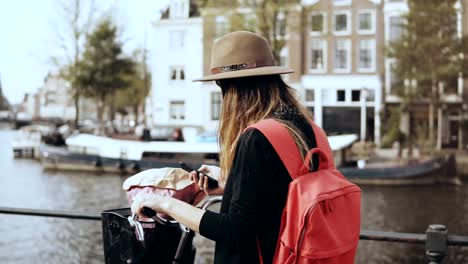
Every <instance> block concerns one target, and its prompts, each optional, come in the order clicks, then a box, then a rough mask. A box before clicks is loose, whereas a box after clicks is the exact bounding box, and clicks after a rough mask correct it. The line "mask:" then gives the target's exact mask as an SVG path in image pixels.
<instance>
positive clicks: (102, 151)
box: [66, 134, 357, 160]
mask: <svg viewBox="0 0 468 264" xmlns="http://www.w3.org/2000/svg"><path fill="white" fill-rule="evenodd" d="M328 140H329V142H330V146H331V148H332V150H333V151H338V150H341V149H344V148H348V147H350V146H351V145H352V144H353V143H354V142H355V141H356V140H357V135H354V134H352V135H340V136H330V137H328ZM66 144H67V146H68V149H69V150H70V151H72V152H80V153H85V154H94V155H99V156H101V157H106V158H117V159H119V158H122V159H130V160H140V159H141V158H142V155H143V153H144V152H153V153H187V154H188V153H194V154H203V153H205V154H214V153H219V147H218V144H217V143H216V142H176V141H150V142H140V141H130V140H119V139H112V138H108V137H100V136H95V135H90V134H78V135H74V136H71V137H69V138H67V139H66Z"/></svg>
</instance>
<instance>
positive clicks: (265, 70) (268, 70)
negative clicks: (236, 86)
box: [193, 66, 294, 82]
mask: <svg viewBox="0 0 468 264" xmlns="http://www.w3.org/2000/svg"><path fill="white" fill-rule="evenodd" d="M293 72H294V70H293V69H291V68H287V67H281V66H265V67H258V68H254V69H245V70H239V71H229V72H222V73H217V74H211V75H208V76H205V77H203V78H200V79H195V80H193V81H194V82H208V81H216V80H222V79H232V78H241V77H252V76H262V75H275V74H288V73H293Z"/></svg>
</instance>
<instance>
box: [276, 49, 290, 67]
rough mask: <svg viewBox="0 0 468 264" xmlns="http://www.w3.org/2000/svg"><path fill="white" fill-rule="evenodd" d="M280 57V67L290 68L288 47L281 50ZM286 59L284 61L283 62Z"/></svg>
mask: <svg viewBox="0 0 468 264" xmlns="http://www.w3.org/2000/svg"><path fill="white" fill-rule="evenodd" d="M279 56H280V61H279V62H280V63H278V64H279V66H283V67H288V65H289V49H288V46H287V45H285V46H284V47H282V48H281V50H280V52H279ZM283 58H284V60H283Z"/></svg>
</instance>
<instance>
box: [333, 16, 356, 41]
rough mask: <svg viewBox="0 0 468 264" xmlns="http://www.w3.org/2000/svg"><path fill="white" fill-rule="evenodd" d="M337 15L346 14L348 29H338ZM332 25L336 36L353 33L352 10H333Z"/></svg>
mask: <svg viewBox="0 0 468 264" xmlns="http://www.w3.org/2000/svg"><path fill="white" fill-rule="evenodd" d="M337 15H346V30H344V31H336V16H337ZM332 26H333V34H334V35H336V36H345V35H350V34H351V28H352V27H353V26H352V19H351V11H350V10H338V11H334V12H333V19H332Z"/></svg>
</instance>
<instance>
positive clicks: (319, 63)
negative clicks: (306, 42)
mask: <svg viewBox="0 0 468 264" xmlns="http://www.w3.org/2000/svg"><path fill="white" fill-rule="evenodd" d="M326 51H327V42H326V40H322V39H311V41H310V66H309V67H310V71H311V72H324V71H326V61H325V60H326Z"/></svg>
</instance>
